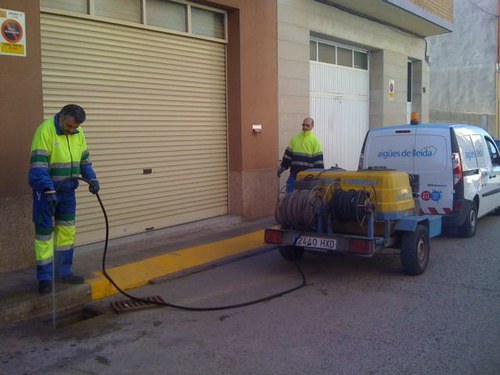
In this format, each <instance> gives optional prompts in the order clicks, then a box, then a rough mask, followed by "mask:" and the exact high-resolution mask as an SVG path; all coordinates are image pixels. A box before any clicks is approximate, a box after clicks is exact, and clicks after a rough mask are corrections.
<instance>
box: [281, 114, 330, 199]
mask: <svg viewBox="0 0 500 375" xmlns="http://www.w3.org/2000/svg"><path fill="white" fill-rule="evenodd" d="M313 128H314V120H313V119H312V118H310V117H306V118H305V119H304V121H302V132H301V133H299V134H296V135H294V136H293V138H292V140H291V141H290V143H289V144H288V147H287V148H286V150H285V153H284V155H283V159H282V160H281V166H280V168H279V169H278V177H280V176H281V174H282V173H283V172H284V171H286V170H287V169H288V168H290V176H289V177H288V180H287V182H286V191H287V193H291V192H292V191H293V186H294V183H295V178H296V177H297V173H299V172H301V171H304V170H306V169H309V168H324V164H323V149H322V147H321V143H320V141H319V139H318V138H317V137H316V136H315V135H314V134H313V132H312V129H313Z"/></svg>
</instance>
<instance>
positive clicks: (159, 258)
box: [0, 215, 274, 325]
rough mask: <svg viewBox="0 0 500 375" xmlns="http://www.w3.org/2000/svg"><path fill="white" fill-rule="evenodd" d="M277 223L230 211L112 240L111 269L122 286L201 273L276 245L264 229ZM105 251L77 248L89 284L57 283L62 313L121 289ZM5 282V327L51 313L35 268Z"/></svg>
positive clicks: (0, 309) (79, 268)
mask: <svg viewBox="0 0 500 375" xmlns="http://www.w3.org/2000/svg"><path fill="white" fill-rule="evenodd" d="M273 223H274V218H273V217H266V218H263V219H258V220H243V219H242V218H241V217H239V216H231V215H227V216H221V217H217V218H213V219H207V220H202V221H198V222H195V223H190V224H184V225H179V226H175V227H171V228H167V229H162V230H156V231H153V232H147V233H144V234H140V235H135V236H129V237H125V238H120V239H116V240H111V241H110V242H109V245H108V250H107V256H106V271H107V273H108V274H109V275H110V276H111V278H112V279H113V280H114V281H115V282H116V284H117V285H118V286H119V287H120V288H121V289H123V290H130V289H133V288H137V287H140V286H143V285H146V284H148V283H149V282H151V281H152V280H154V279H157V278H163V279H164V278H168V277H171V278H174V277H179V276H182V275H186V274H189V273H192V272H197V271H199V270H202V269H205V268H208V267H213V266H215V265H217V264H220V263H224V262H228V261H231V260H234V259H239V258H241V257H244V256H248V255H251V254H253V253H256V252H261V251H265V250H267V249H270V248H272V246H270V245H266V244H265V243H264V233H263V229H264V228H266V227H268V226H270V225H272V224H273ZM103 230H104V228H103ZM77 235H78V234H77ZM103 250H104V244H103V243H98V244H93V245H86V246H81V247H78V248H77V249H75V259H74V267H73V270H74V272H75V274H78V275H82V276H84V277H85V281H86V283H85V284H83V285H64V284H58V283H57V284H56V292H55V305H56V310H57V311H58V312H60V311H64V310H68V309H71V308H76V307H78V306H83V305H85V304H87V303H90V302H92V301H96V300H99V299H103V298H106V297H109V296H112V295H114V294H116V293H118V291H117V290H116V289H115V288H114V287H113V286H112V285H111V284H110V282H109V281H108V280H107V279H106V278H105V277H104V275H103V274H102V272H101V270H102V256H103ZM0 280H1V281H0V325H5V324H8V323H13V322H17V321H21V320H26V319H32V318H35V317H39V316H44V315H48V314H51V313H52V309H53V302H54V301H53V295H52V293H51V294H48V295H40V294H38V291H37V287H38V284H37V282H36V275H35V267H32V268H30V269H24V270H19V271H16V272H9V273H2V274H0Z"/></svg>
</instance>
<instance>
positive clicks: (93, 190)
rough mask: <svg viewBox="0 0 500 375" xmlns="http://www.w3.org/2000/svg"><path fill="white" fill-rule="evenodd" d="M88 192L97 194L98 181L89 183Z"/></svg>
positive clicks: (94, 180)
mask: <svg viewBox="0 0 500 375" xmlns="http://www.w3.org/2000/svg"><path fill="white" fill-rule="evenodd" d="M89 191H90V192H91V193H92V194H97V193H99V181H98V180H96V179H93V180H90V183H89Z"/></svg>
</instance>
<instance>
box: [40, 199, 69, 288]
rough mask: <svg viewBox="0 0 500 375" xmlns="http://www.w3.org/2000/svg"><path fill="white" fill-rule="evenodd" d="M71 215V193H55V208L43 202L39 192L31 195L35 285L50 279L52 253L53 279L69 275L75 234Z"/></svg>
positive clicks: (49, 203)
mask: <svg viewBox="0 0 500 375" xmlns="http://www.w3.org/2000/svg"><path fill="white" fill-rule="evenodd" d="M53 212H54V214H53ZM75 212H76V199H75V192H74V191H68V192H58V193H57V204H55V207H54V206H53V204H52V203H51V202H48V201H47V200H46V199H45V195H44V194H43V193H42V192H39V191H34V192H33V222H34V223H35V255H36V262H37V279H38V281H42V280H51V279H52V273H53V269H54V268H53V260H54V249H55V253H56V275H57V276H58V277H66V276H69V275H71V273H72V272H71V267H72V264H73V248H74V243H75V233H76V229H75ZM53 216H54V218H55V225H54V222H53Z"/></svg>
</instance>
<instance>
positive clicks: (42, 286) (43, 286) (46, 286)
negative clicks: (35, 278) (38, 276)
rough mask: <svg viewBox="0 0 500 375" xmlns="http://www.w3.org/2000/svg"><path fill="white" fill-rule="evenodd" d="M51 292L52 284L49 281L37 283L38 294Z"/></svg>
mask: <svg viewBox="0 0 500 375" xmlns="http://www.w3.org/2000/svg"><path fill="white" fill-rule="evenodd" d="M51 291H52V284H51V282H50V281H46V280H43V281H40V282H39V283H38V293H40V294H48V293H50V292H51Z"/></svg>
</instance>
